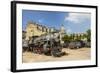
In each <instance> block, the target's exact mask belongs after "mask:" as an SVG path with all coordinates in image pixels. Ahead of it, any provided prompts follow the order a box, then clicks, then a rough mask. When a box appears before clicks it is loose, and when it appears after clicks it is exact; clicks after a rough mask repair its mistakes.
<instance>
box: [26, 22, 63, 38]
mask: <svg viewBox="0 0 100 73" xmlns="http://www.w3.org/2000/svg"><path fill="white" fill-rule="evenodd" d="M55 31H57V33H58V34H59V35H60V40H61V38H62V36H63V33H65V29H64V27H63V26H61V28H60V30H56V29H54V28H48V27H46V26H43V25H40V24H37V23H33V22H29V23H28V24H27V26H26V40H29V39H30V38H31V37H33V36H36V37H37V36H42V35H46V34H49V33H50V32H55Z"/></svg>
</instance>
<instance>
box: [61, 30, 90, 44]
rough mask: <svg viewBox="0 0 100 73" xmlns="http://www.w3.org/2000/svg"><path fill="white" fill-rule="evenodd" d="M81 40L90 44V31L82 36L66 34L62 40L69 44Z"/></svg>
mask: <svg viewBox="0 0 100 73" xmlns="http://www.w3.org/2000/svg"><path fill="white" fill-rule="evenodd" d="M82 39H87V41H88V42H91V30H90V29H88V30H87V31H86V32H85V33H84V34H82V35H81V34H80V35H79V34H70V35H68V34H66V35H64V37H63V38H62V40H63V41H64V42H70V41H77V40H82Z"/></svg>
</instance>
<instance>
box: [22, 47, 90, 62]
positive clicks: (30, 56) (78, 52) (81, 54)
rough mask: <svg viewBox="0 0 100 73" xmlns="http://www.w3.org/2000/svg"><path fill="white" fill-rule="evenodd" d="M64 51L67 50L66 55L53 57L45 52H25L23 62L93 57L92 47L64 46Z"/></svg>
mask: <svg viewBox="0 0 100 73" xmlns="http://www.w3.org/2000/svg"><path fill="white" fill-rule="evenodd" d="M62 51H64V52H66V55H64V56H62V57H53V56H46V55H43V54H41V55H39V54H34V53H32V52H24V53H23V63H31V62H48V61H68V60H87V59H91V48H80V49H68V48H64V49H63V50H62Z"/></svg>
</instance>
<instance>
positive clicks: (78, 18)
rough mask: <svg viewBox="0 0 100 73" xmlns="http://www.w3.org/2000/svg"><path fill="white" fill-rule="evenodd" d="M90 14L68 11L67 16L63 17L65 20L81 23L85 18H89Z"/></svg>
mask: <svg viewBox="0 0 100 73" xmlns="http://www.w3.org/2000/svg"><path fill="white" fill-rule="evenodd" d="M90 18H91V14H89V13H69V15H68V16H67V17H65V21H66V20H68V21H71V22H74V23H82V22H84V21H86V20H90Z"/></svg>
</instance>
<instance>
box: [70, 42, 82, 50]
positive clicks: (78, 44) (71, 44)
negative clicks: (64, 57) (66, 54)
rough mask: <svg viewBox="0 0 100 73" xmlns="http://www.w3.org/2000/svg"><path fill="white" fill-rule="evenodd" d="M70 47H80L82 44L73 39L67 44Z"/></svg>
mask: <svg viewBox="0 0 100 73" xmlns="http://www.w3.org/2000/svg"><path fill="white" fill-rule="evenodd" d="M68 47H69V48H70V49H75V48H81V47H82V44H81V43H80V42H78V41H73V42H70V43H69V46H68Z"/></svg>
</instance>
